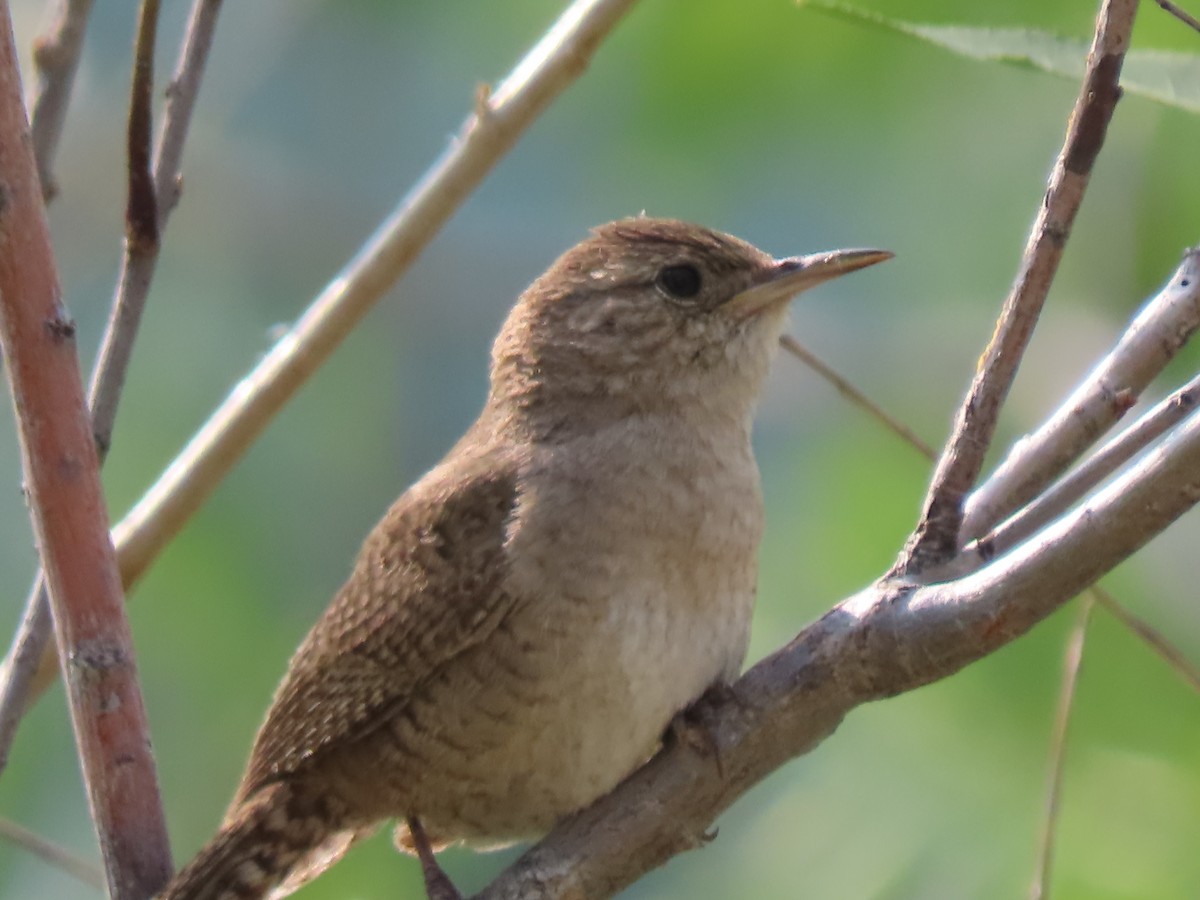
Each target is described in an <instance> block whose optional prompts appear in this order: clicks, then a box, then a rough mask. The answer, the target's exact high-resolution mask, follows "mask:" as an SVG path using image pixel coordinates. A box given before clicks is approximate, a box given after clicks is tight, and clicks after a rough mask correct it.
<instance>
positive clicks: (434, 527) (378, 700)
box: [234, 452, 517, 808]
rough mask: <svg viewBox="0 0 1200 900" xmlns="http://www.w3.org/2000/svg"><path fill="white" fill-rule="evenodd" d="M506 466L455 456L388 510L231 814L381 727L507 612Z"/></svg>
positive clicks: (481, 457) (300, 654) (304, 655)
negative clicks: (271, 785) (330, 751)
mask: <svg viewBox="0 0 1200 900" xmlns="http://www.w3.org/2000/svg"><path fill="white" fill-rule="evenodd" d="M516 493H517V467H516V464H515V463H513V462H511V461H508V460H505V459H504V458H501V457H499V455H498V454H495V453H491V454H488V453H476V454H455V453H453V452H452V453H451V456H450V457H448V459H447V461H446V462H444V463H443V464H442V465H441V466H439V467H438V468H437V469H435V470H434V471H433V472H431V473H430V474H429V475H428V476H426V477H425V478H424V479H422V480H421V481H419V482H418V483H417V484H415V485H414V486H413V487H411V488H410V489H409V490H408V491H406V492H405V493H404V494H403V495H402V496H401V497H400V499H399V500H397V501H396V503H395V504H394V505H393V506H392V507H391V509H389V510H388V512H387V514H386V515H385V516H384V517H383V519H382V520H381V521H380V522H379V524H377V525H376V526H375V528H374V529H372V531H371V533H370V535H369V536H368V537H367V539H366V541H365V542H364V544H363V547H362V550H361V551H360V552H359V556H358V559H357V561H356V563H355V566H354V571H353V573H352V574H351V575H350V577H349V579H348V580H347V581H346V583H345V584H344V585H343V586H342V589H341V590H340V591H339V592H338V594H337V596H336V597H334V599H333V602H332V603H331V604H330V605H329V607H328V608H327V609H326V610H325V613H324V614H323V615H322V616H321V618H320V619H319V620H318V622H317V624H316V625H315V626H313V629H312V631H310V632H309V634H308V637H307V638H305V640H304V642H303V643H302V644H301V645H300V648H299V649H298V650H297V651H296V653H295V655H294V656H293V657H292V661H291V663H290V664H289V666H288V672H287V675H286V676H285V677H284V679H283V682H282V683H281V684H280V686H279V688H278V690H277V691H276V693H275V699H274V702H273V703H272V704H271V709H270V710H269V711H268V713H267V718H266V721H265V722H264V723H263V726H262V728H261V729H260V730H259V733H258V737H257V738H256V739H255V743H254V750H253V752H252V753H251V757H250V763H249V765H248V766H247V769H246V774H245V775H244V776H243V779H242V784H241V786H240V787H239V789H238V795H237V798H236V799H235V801H234V808H236V807H237V805H238V804H240V803H241V802H242V801H244V800H245V799H246V798H247V797H249V796H250V795H251V794H253V793H254V792H255V791H256V790H257V789H258V788H259V787H261V786H262V785H264V784H266V783H268V782H271V781H274V780H276V779H278V778H280V777H283V776H286V775H288V774H291V773H294V772H296V771H298V770H300V769H301V768H303V767H305V766H306V765H308V764H309V763H310V762H311V761H312V760H313V759H314V758H316V757H318V756H320V754H321V752H322V750H324V749H325V748H327V747H329V746H330V745H335V746H336V745H345V743H346V742H347V741H354V740H357V739H358V738H361V737H363V736H364V735H366V734H367V733H369V732H370V731H372V730H373V729H375V728H378V727H380V726H381V725H384V724H386V722H387V721H388V719H389V718H390V717H391V715H390V714H391V713H392V711H393V710H395V709H396V708H398V707H400V706H402V705H403V704H404V703H405V702H407V701H408V699H409V698H410V697H412V695H413V694H414V692H415V691H416V690H417V689H418V688H419V687H420V685H421V684H423V683H425V682H426V681H427V680H428V679H429V678H431V677H433V676H434V675H435V674H436V673H437V672H438V670H439V669H440V668H441V667H443V666H444V665H446V664H447V663H448V662H449V661H450V660H452V659H453V658H454V657H455V656H457V655H459V654H460V653H462V652H463V651H465V650H467V649H469V648H470V647H473V646H475V645H477V644H479V643H480V642H482V641H483V640H485V639H486V638H487V636H488V635H489V634H491V632H492V631H493V630H494V629H495V628H496V626H497V625H498V624H499V623H500V622H501V621H502V620H503V618H504V617H505V615H507V613H508V612H509V610H510V609H511V608H512V606H513V598H512V597H510V596H508V595H507V593H506V592H505V591H504V589H503V576H504V567H505V564H504V541H505V531H506V528H507V525H508V520H509V517H510V514H511V512H512V509H513V506H514V503H515V501H516Z"/></svg>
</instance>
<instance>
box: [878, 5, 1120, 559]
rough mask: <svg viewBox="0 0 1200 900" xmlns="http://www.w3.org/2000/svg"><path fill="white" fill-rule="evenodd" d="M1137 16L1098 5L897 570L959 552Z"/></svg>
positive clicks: (1110, 106) (1079, 199)
mask: <svg viewBox="0 0 1200 900" xmlns="http://www.w3.org/2000/svg"><path fill="white" fill-rule="evenodd" d="M1136 12H1137V0H1104V2H1103V4H1102V6H1101V8H1100V14H1099V17H1098V19H1097V22H1096V32H1095V37H1094V39H1093V41H1092V48H1091V52H1090V53H1089V54H1088V62H1087V73H1086V75H1085V76H1084V80H1083V86H1082V88H1081V89H1080V92H1079V97H1078V99H1077V100H1076V101H1075V108H1074V111H1073V112H1072V115H1071V121H1070V124H1069V125H1068V126H1067V136H1066V141H1065V143H1064V144H1063V148H1062V151H1061V152H1060V153H1059V156H1058V160H1057V162H1056V163H1055V166H1054V170H1053V172H1052V173H1051V175H1050V182H1049V186H1048V187H1047V190H1046V195H1045V198H1044V199H1043V201H1042V205H1041V208H1040V210H1039V211H1038V216H1037V219H1036V221H1035V222H1034V226H1033V231H1032V234H1031V235H1030V239H1029V243H1028V245H1027V246H1026V248H1025V254H1024V257H1023V258H1022V260H1021V269H1020V272H1019V274H1018V275H1017V280H1016V283H1015V284H1014V285H1013V288H1012V291H1011V292H1010V293H1009V295H1008V299H1007V300H1006V301H1005V303H1004V309H1003V311H1002V312H1001V314H1000V321H999V322H998V324H997V326H996V331H995V334H994V335H993V336H992V340H991V343H990V344H988V347H987V349H986V350H985V351H984V354H983V357H982V359H981V360H980V364H979V370H978V372H977V374H976V376H975V380H974V381H973V382H972V384H971V387H970V389H969V390H968V392H967V396H966V398H965V399H964V401H963V404H962V406H961V407H960V408H959V412H958V417H957V419H956V421H955V425H954V431H953V433H952V434H951V436H950V439H949V441H948V442H947V444H946V448H945V450H944V451H943V453H942V458H941V460H940V461H939V463H938V466H937V469H936V470H935V471H934V475H933V481H932V483H931V485H930V487H929V491H928V493H927V495H926V500H925V508H924V512H923V513H922V516H921V520H920V522H919V523H918V525H917V528H916V530H915V531H914V532H913V535H912V537H911V538H909V541H908V544H907V546H906V547H905V549H904V550H903V552H902V553H901V554H900V558H899V559H898V560H897V561H896V564H895V566H894V567H893V572H895V573H897V574H906V575H915V574H918V573H919V572H920V571H921V570H922V569H925V568H929V567H931V566H934V565H938V564H940V563H944V562H946V561H948V560H949V559H951V558H952V557H953V556H954V555H955V554H956V553H957V552H958V547H959V540H960V538H959V532H960V530H961V525H962V504H963V501H964V499H965V498H966V496H967V493H968V492H969V491H970V490H971V488H972V487H973V486H974V484H975V482H976V480H977V479H978V477H979V472H980V470H981V469H982V467H983V460H984V456H985V455H986V454H987V450H988V447H989V446H990V445H991V442H992V436H993V435H994V433H995V430H996V422H997V419H998V418H999V414H1000V407H1001V404H1003V402H1004V399H1005V397H1006V396H1007V395H1008V390H1009V388H1010V387H1011V386H1012V382H1013V378H1014V377H1015V375H1016V371H1017V366H1018V365H1019V364H1020V362H1021V357H1022V356H1023V354H1024V352H1025V347H1026V346H1027V345H1028V343H1029V338H1030V336H1031V335H1032V333H1033V327H1034V325H1035V324H1036V322H1037V318H1038V315H1039V314H1040V313H1041V309H1042V305H1043V303H1044V302H1045V299H1046V294H1047V293H1048V292H1049V290H1050V283H1051V282H1052V281H1053V279H1054V275H1055V273H1056V272H1057V270H1058V262H1059V259H1060V258H1061V257H1062V252H1063V248H1064V246H1065V245H1066V242H1067V237H1068V236H1069V235H1070V233H1071V226H1072V224H1073V223H1074V221H1075V214H1076V213H1077V212H1078V211H1079V206H1080V204H1081V203H1082V201H1083V195H1084V191H1085V190H1086V188H1087V185H1088V181H1089V180H1090V178H1091V173H1092V165H1093V164H1094V163H1095V161H1096V156H1097V155H1098V154H1099V152H1100V148H1101V146H1102V145H1103V143H1104V137H1105V133H1106V132H1107V129H1108V123H1109V121H1110V120H1111V118H1112V114H1113V110H1114V108H1115V107H1116V103H1117V100H1118V98H1119V97H1120V95H1121V89H1120V87H1119V86H1118V83H1117V82H1118V79H1119V77H1120V74H1121V64H1122V62H1123V61H1124V58H1125V52H1126V50H1127V49H1128V48H1129V37H1130V32H1131V31H1132V30H1133V19H1134V14H1135V13H1136Z"/></svg>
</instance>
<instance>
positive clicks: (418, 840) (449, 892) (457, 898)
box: [407, 816, 463, 900]
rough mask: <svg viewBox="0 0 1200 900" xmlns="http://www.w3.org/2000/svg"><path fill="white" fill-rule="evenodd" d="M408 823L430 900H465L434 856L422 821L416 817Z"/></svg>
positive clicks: (411, 818)
mask: <svg viewBox="0 0 1200 900" xmlns="http://www.w3.org/2000/svg"><path fill="white" fill-rule="evenodd" d="M407 821H408V833H409V835H410V836H411V837H412V844H413V849H414V850H416V851H417V859H419V860H420V861H421V874H422V875H424V876H425V893H426V895H428V897H429V900H463V895H462V894H461V893H459V891H458V888H456V887H455V886H454V882H452V881H451V880H450V876H449V875H447V874H446V873H445V872H443V871H442V867H441V866H439V865H438V863H437V859H436V857H434V855H433V846H432V845H431V844H430V843H429V835H427V834H426V833H425V828H424V826H423V825H421V820H420V819H418V818H417V817H416V816H409V817H408V819H407Z"/></svg>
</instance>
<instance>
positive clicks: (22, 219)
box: [0, 0, 171, 900]
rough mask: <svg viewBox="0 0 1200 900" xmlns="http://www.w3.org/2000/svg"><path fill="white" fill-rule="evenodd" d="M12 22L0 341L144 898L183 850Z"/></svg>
mask: <svg viewBox="0 0 1200 900" xmlns="http://www.w3.org/2000/svg"><path fill="white" fill-rule="evenodd" d="M0 20H2V22H3V27H0V198H3V201H4V202H3V204H0V340H2V341H3V350H4V362H5V366H6V368H7V370H8V376H9V384H10V386H11V388H12V393H13V399H14V404H15V406H16V410H17V420H18V430H19V433H20V438H21V455H22V462H23V465H24V470H25V482H26V485H27V488H28V492H29V499H30V512H31V515H32V519H33V525H34V531H35V533H36V535H37V541H38V547H39V549H40V552H41V556H42V562H43V564H44V566H45V570H46V581H47V584H48V585H49V588H50V598H51V602H52V606H53V611H54V619H55V623H56V626H57V629H56V631H57V637H58V644H59V657H60V659H61V660H62V663H63V667H64V669H65V670H66V672H67V690H68V698H69V700H70V708H71V721H72V724H73V726H74V728H75V735H76V742H77V744H78V747H79V754H80V760H81V763H82V765H83V770H84V780H85V783H86V786H87V790H88V799H89V803H90V806H91V810H92V819H93V822H94V824H95V827H96V832H97V836H98V838H99V841H100V847H101V851H102V854H103V856H104V859H105V864H106V867H107V875H108V883H109V891H110V894H111V896H112V897H113V898H115V900H126V898H128V900H134V898H137V900H141V898H144V897H146V896H149V895H150V894H152V893H154V891H155V890H156V889H157V888H159V887H161V886H162V885H163V884H164V883H165V882H166V880H167V877H168V875H169V874H170V871H171V855H170V851H169V849H168V846H167V836H166V826H165V823H164V821H163V815H162V805H161V802H160V800H159V794H158V786H157V784H156V781H155V773H154V761H153V758H152V756H151V754H150V749H149V746H150V745H149V732H148V729H147V726H146V715H145V709H144V707H143V704H142V697H141V692H140V690H139V688H138V683H137V670H136V665H135V663H134V655H133V644H132V641H131V638H130V634H129V623H128V622H127V621H126V619H125V604H124V597H123V596H122V592H121V582H120V576H119V573H118V571H117V564H116V558H115V554H114V552H113V546H112V543H111V542H110V540H109V534H108V517H107V512H106V510H105V507H104V495H103V492H102V491H101V488H100V479H99V464H98V460H97V456H96V450H95V446H94V443H93V440H92V434H91V428H90V427H89V422H88V417H87V411H86V406H85V404H84V395H83V385H82V383H81V381H80V377H79V360H78V357H77V356H76V353H75V340H74V335H75V326H74V323H73V322H71V320H70V318H69V317H68V315H67V312H66V310H65V309H64V307H63V305H62V303H61V301H60V299H59V297H60V290H59V286H58V282H57V274H56V271H55V266H54V256H53V252H52V250H51V247H50V234H49V230H48V228H47V225H46V219H45V209H44V207H43V205H42V199H41V192H40V191H39V190H38V189H37V188H38V181H37V169H36V163H35V160H34V157H33V152H32V148H31V146H30V145H29V143H28V142H27V141H26V139H25V138H26V135H27V133H28V131H27V129H28V123H27V122H26V121H25V109H24V105H23V103H22V102H21V90H20V76H19V74H18V72H17V62H16V49H15V47H14V46H13V43H12V22H11V16H10V15H9V9H8V4H7V2H6V0H0Z"/></svg>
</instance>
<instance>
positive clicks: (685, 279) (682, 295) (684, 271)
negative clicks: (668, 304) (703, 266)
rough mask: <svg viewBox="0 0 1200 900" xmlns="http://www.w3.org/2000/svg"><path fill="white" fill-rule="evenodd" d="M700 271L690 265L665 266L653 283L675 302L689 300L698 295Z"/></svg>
mask: <svg viewBox="0 0 1200 900" xmlns="http://www.w3.org/2000/svg"><path fill="white" fill-rule="evenodd" d="M700 281H701V279H700V270H699V269H697V268H696V267H695V266H693V265H692V264H691V263H680V264H679V265H675V266H666V267H664V268H662V269H660V270H659V272H658V277H657V278H656V279H655V280H654V283H655V284H656V285H658V289H659V290H660V291H662V292H663V293H665V294H666V295H667V296H668V297H670V298H672V299H675V300H689V299H691V298H692V297H695V296H696V295H697V294H698V293H700Z"/></svg>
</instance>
